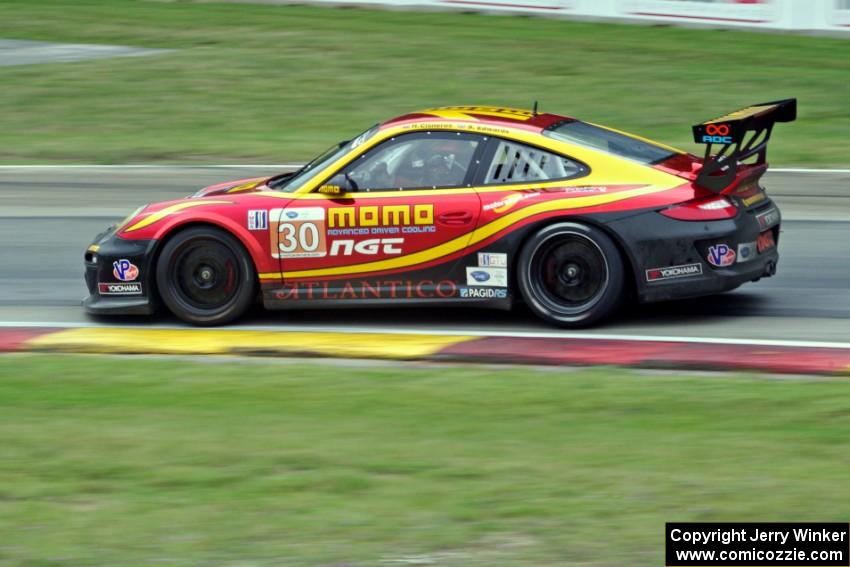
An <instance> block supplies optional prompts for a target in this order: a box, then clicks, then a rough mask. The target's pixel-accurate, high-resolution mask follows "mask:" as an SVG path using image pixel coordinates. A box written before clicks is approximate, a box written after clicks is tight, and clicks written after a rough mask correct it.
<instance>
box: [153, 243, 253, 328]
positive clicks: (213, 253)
mask: <svg viewBox="0 0 850 567" xmlns="http://www.w3.org/2000/svg"><path fill="white" fill-rule="evenodd" d="M156 283H157V288H158V290H159V295H160V297H161V298H162V301H163V303H165V305H166V306H167V307H168V309H170V310H171V312H172V313H174V314H175V315H176V316H177V317H179V318H180V319H182V320H184V321H186V322H188V323H192V324H193V325H205V326H211V325H222V324H224V323H228V322H230V321H232V320H234V319H236V318H237V317H239V316H240V315H242V314H243V313H245V311H246V310H247V309H248V308H249V307H250V306H251V303H252V302H253V300H254V297H255V289H256V273H255V270H254V264H253V262H252V261H251V258H250V257H249V255H248V253H247V252H246V251H245V248H244V247H243V246H242V243H241V242H239V241H238V240H237V239H236V238H235V237H233V236H232V235H231V234H229V233H228V232H225V231H223V230H220V229H217V228H213V227H193V228H188V229H186V230H184V231H181V232H179V233H177V234H176V235H174V237H173V238H171V239H170V240H169V241H168V242H166V244H165V246H164V247H163V249H162V252H161V253H160V255H159V259H158V260H157V263H156Z"/></svg>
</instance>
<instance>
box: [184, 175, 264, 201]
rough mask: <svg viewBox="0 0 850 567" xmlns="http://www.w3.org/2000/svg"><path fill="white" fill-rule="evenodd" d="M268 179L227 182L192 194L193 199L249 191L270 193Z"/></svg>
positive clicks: (252, 178) (250, 178) (257, 178)
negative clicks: (267, 184)
mask: <svg viewBox="0 0 850 567" xmlns="http://www.w3.org/2000/svg"><path fill="white" fill-rule="evenodd" d="M267 179H268V178H266V177H249V178H246V179H237V180H236V181H226V182H224V183H216V184H215V185H210V186H209V187H204V188H203V189H200V190H198V191H197V192H196V193H194V194H192V195H191V196H190V197H191V198H192V199H197V198H200V197H210V196H213V195H224V194H230V195H232V194H234V193H247V192H249V191H268V190H269V188H268V187H267V186H266V183H265V182H266V180H267Z"/></svg>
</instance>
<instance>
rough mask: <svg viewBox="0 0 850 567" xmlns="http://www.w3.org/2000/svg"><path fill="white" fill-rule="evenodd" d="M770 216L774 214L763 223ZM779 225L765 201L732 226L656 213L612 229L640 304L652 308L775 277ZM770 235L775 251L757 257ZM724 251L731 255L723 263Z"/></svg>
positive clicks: (624, 221)
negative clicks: (626, 259) (628, 262)
mask: <svg viewBox="0 0 850 567" xmlns="http://www.w3.org/2000/svg"><path fill="white" fill-rule="evenodd" d="M768 211H776V214H775V215H772V216H770V218H769V222H766V223H765V222H763V220H764V218H765V217H764V213H765V212H768ZM759 217H761V218H762V222H760V221H759ZM780 223H781V218H780V215H779V209H778V208H777V207H776V205H775V204H774V203H773V202H772V201H770V200H767V201H766V202H764V203H763V204H760V205H759V207H757V208H754V209H751V210H741V211H739V212H738V215H737V216H736V217H735V218H734V219H728V220H719V221H702V222H692V221H680V220H675V219H671V218H668V217H665V216H663V215H661V214H659V213H657V212H654V211H653V212H646V213H642V214H640V215H636V216H633V217H629V218H627V219H622V220H619V221H615V222H613V223H612V224H611V225H610V226H611V228H612V229H614V230H615V232H616V234H617V236H618V237H619V238H620V243H621V245H622V246H623V248H624V249H625V250H626V251H627V254H628V255H629V258H630V260H631V264H632V266H633V268H634V280H635V282H636V284H637V285H636V289H637V295H638V300H639V301H641V302H653V301H665V300H670V299H681V298H687V297H699V296H704V295H711V294H714V293H720V292H723V291H728V290H731V289H735V288H736V287H738V286H740V285H742V284H744V283H747V282H751V281H756V280H758V279H761V278H763V277H770V276H772V275H774V274H775V273H776V268H777V265H778V263H779V252H778V248H777V246H778V243H779V228H780ZM768 232H769V233H770V235H771V236H772V237H773V242H774V246H773V247H771V248H766V249H763V250H761V251H759V249H758V242H759V237H760V235H763V234H764V233H768ZM724 247H725V248H724ZM723 250H731V253H727V254H726V255H723V256H722V257H721V256H720V255H719V254H718V253H719V252H720V251H723ZM733 256H734V259H732V257H733ZM730 259H732V260H731V262H730ZM718 260H719V261H718Z"/></svg>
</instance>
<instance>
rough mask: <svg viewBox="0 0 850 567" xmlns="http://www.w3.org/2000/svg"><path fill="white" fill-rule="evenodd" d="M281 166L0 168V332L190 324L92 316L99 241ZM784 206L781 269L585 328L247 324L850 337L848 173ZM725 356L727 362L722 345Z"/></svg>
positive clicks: (426, 321) (440, 322)
mask: <svg viewBox="0 0 850 567" xmlns="http://www.w3.org/2000/svg"><path fill="white" fill-rule="evenodd" d="M281 170H282V169H281V168H280V167H274V168H270V167H264V166H263V167H257V168H256V169H246V168H237V167H224V166H218V167H165V168H157V167H152V166H140V167H115V168H109V167H106V168H88V167H73V166H72V167H67V168H63V167H39V166H34V167H9V166H4V167H0V238H1V239H2V242H3V244H4V245H3V246H2V247H0V326H9V325H12V324H17V323H23V324H31V325H35V324H42V323H44V324H50V323H63V324H83V325H105V326H110V325H115V324H119V325H132V326H135V325H143V326H148V325H155V326H182V324H181V323H180V322H179V321H177V320H176V319H174V318H173V317H170V316H168V315H159V316H156V317H153V318H135V317H121V318H98V319H95V318H91V317H89V316H87V315H86V314H85V313H83V311H82V308H81V307H80V301H81V299H82V298H83V297H84V296H85V295H86V290H85V286H84V284H83V278H82V272H83V266H82V256H83V252H84V250H85V248H86V246H87V245H88V244H89V243H90V240H91V238H92V237H93V236H94V235H95V234H96V233H98V232H99V231H100V230H102V229H103V228H104V227H106V226H107V225H109V224H111V223H113V222H116V221H118V220H120V219H122V218H123V217H124V216H126V215H127V214H128V213H129V212H131V211H132V210H133V209H135V208H136V207H138V206H139V205H142V204H145V203H149V202H154V201H159V200H165V199H173V198H178V197H183V196H185V195H187V194H189V193H191V192H193V191H195V190H196V189H198V188H200V187H202V186H205V185H209V184H212V183H215V182H219V181H225V180H229V179H239V178H243V177H250V176H253V175H265V174H271V173H275V172H279V171H281ZM765 184H766V186H767V188H768V193H769V194H770V195H771V196H772V197H773V198H774V200H775V201H776V202H777V203H778V204H779V206H780V208H781V209H782V212H783V216H784V221H783V227H782V229H783V233H782V237H781V240H780V254H781V259H780V263H779V272H778V274H777V275H776V276H775V277H773V278H769V279H764V280H762V281H760V282H757V283H750V284H746V285H744V286H742V287H740V288H738V289H737V290H735V291H733V292H729V293H725V294H721V295H716V296H711V297H706V298H700V299H693V300H686V301H676V302H669V303H663V304H653V305H643V306H632V307H628V308H626V309H625V310H624V311H623V312H622V313H621V314H620V315H619V316H618V317H617V318H616V319H615V320H613V321H611V322H610V323H607V324H605V325H603V326H600V327H596V328H594V329H591V330H588V331H584V332H582V333H576V332H570V331H561V330H558V329H554V328H552V327H549V326H547V325H545V324H543V323H541V322H540V321H538V320H536V319H535V318H534V316H533V315H531V314H530V313H529V312H528V311H527V310H525V309H523V308H519V309H518V310H515V311H513V312H509V313H508V312H498V311H486V310H479V309H454V310H449V311H446V310H443V309H440V310H435V309H425V308H422V309H381V310H378V309H351V310H339V309H337V310H299V311H285V312H272V313H266V312H264V311H263V310H261V309H256V310H254V311H253V312H252V313H250V314H249V316H248V317H246V318H245V319H244V320H243V321H242V322H240V324H239V325H238V326H239V327H250V328H278V329H291V330H335V331H355V332H357V331H370V330H382V331H389V332H403V331H416V332H422V331H424V332H449V333H465V332H474V333H475V334H489V333H495V334H519V335H532V336H533V335H538V334H540V335H551V336H564V337H569V336H579V335H587V334H588V333H591V334H594V335H605V336H626V335H627V336H630V337H631V336H633V337H646V338H650V337H683V338H687V337H704V338H713V339H724V340H725V339H733V340H735V339H740V340H745V341H746V340H753V341H763V340H767V341H770V340H782V341H819V342H820V341H823V342H836V343H848V342H850V171H845V172H829V173H816V172H794V173H788V172H771V173H769V174H768V176H767V177H766V179H765ZM718 356H723V352H722V348H720V347H719V348H718Z"/></svg>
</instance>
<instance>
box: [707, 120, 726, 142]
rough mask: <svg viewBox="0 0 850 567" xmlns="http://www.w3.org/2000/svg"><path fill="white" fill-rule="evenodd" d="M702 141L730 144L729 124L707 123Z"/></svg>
mask: <svg viewBox="0 0 850 567" xmlns="http://www.w3.org/2000/svg"><path fill="white" fill-rule="evenodd" d="M702 141H703V143H707V144H731V143H732V136H730V135H729V125H728V124H708V125H707V126H706V127H705V134H704V135H703V137H702Z"/></svg>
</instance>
